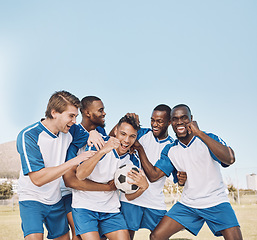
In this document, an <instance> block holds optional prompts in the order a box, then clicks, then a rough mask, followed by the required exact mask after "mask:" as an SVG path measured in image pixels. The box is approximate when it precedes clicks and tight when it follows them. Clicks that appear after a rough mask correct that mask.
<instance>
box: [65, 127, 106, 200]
mask: <svg viewBox="0 0 257 240" xmlns="http://www.w3.org/2000/svg"><path fill="white" fill-rule="evenodd" d="M77 126H78V127H77V128H78V129H79V130H80V131H81V132H84V133H85V134H86V135H89V132H88V131H87V130H86V129H85V128H84V127H83V126H82V124H78V125H77ZM95 130H97V131H98V132H99V133H100V134H101V135H102V136H107V134H106V132H105V129H104V128H102V127H99V126H98V127H97V128H96V129H95ZM85 147H86V145H85V146H83V147H82V148H79V147H78V146H77V144H73V143H71V145H70V147H69V149H68V152H67V156H66V160H70V159H72V158H74V157H76V156H77V155H78V154H79V153H80V152H81V151H85ZM60 187H61V193H62V197H63V196H66V195H68V194H71V193H72V189H71V188H69V187H66V186H65V183H64V181H63V179H61V184H60Z"/></svg>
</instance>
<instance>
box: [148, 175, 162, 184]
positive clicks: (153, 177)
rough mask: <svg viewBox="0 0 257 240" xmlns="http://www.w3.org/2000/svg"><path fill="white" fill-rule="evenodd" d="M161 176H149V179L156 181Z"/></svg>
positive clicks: (151, 181)
mask: <svg viewBox="0 0 257 240" xmlns="http://www.w3.org/2000/svg"><path fill="white" fill-rule="evenodd" d="M158 179H159V178H158V177H157V176H156V177H155V176H152V177H149V178H148V180H149V182H150V183H153V182H156V181H157V180H158Z"/></svg>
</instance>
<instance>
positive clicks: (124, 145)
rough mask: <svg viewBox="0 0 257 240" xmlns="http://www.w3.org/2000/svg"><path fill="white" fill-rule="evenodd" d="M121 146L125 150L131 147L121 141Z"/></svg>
mask: <svg viewBox="0 0 257 240" xmlns="http://www.w3.org/2000/svg"><path fill="white" fill-rule="evenodd" d="M120 146H121V148H122V149H123V150H126V149H128V148H129V144H124V143H120Z"/></svg>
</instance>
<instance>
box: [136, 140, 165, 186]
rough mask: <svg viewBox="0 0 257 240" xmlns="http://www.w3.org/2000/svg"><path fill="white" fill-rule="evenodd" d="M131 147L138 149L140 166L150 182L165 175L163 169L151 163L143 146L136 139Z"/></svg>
mask: <svg viewBox="0 0 257 240" xmlns="http://www.w3.org/2000/svg"><path fill="white" fill-rule="evenodd" d="M133 147H134V148H135V149H136V150H137V151H138V155H139V158H140V162H141V165H142V168H143V169H144V172H145V174H146V176H147V178H148V179H149V181H150V182H155V181H157V180H158V179H160V178H161V177H163V176H165V173H164V172H163V171H161V170H160V169H159V168H157V167H155V166H153V165H152V164H151V162H150V161H149V160H148V158H147V156H146V153H145V150H144V148H143V146H142V145H141V144H140V143H139V142H138V141H136V142H135V144H134V146H133Z"/></svg>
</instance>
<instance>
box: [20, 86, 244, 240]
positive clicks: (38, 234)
mask: <svg viewBox="0 0 257 240" xmlns="http://www.w3.org/2000/svg"><path fill="white" fill-rule="evenodd" d="M78 109H80V112H81V114H82V121H81V123H80V124H75V123H76V117H77V115H78ZM105 115H106V113H105V111H104V104H103V102H102V101H101V99H100V98H98V97H95V96H87V97H84V98H83V99H82V100H81V101H80V100H79V99H78V98H77V97H76V96H74V95H73V94H71V93H69V92H67V91H59V92H55V93H54V94H53V95H52V96H51V97H50V99H49V102H48V105H47V110H46V112H45V119H42V120H41V121H39V122H37V123H35V124H33V125H31V126H29V127H27V128H25V129H23V130H22V131H21V132H20V133H19V135H18V138H17V149H18V152H19V154H20V157H21V163H22V170H21V173H20V178H19V188H18V194H19V207H20V216H21V220H22V230H23V233H24V238H25V239H26V240H42V239H43V235H44V228H43V225H45V228H46V229H47V231H48V236H47V237H48V238H49V239H58V240H69V239H70V236H69V227H68V224H69V225H70V227H71V231H72V239H74V240H78V239H83V240H100V239H110V240H132V239H133V238H134V234H135V231H137V230H139V229H140V228H147V229H149V230H150V231H151V234H150V239H151V240H167V239H168V238H169V237H170V236H171V235H173V234H175V233H176V232H178V231H180V230H182V229H187V230H188V231H190V232H191V233H192V234H194V235H197V234H198V232H199V231H200V229H201V227H202V225H203V224H204V222H206V223H207V224H208V226H209V228H210V229H211V231H212V232H213V234H214V235H216V236H221V235H222V236H223V237H224V238H225V239H228V240H232V239H233V240H236V239H242V234H241V231H240V227H239V224H238V221H237V219H236V216H235V213H234V211H233V209H232V208H231V205H230V203H229V200H228V197H227V194H226V192H225V187H224V184H223V181H222V176H221V173H220V165H221V166H222V167H227V166H229V165H231V164H233V163H234V161H235V156H234V152H233V150H232V149H231V148H230V147H228V146H227V145H226V143H225V142H224V141H223V140H221V139H220V138H219V137H217V136H216V135H214V134H210V133H205V132H203V131H201V130H200V129H199V127H198V125H197V123H196V122H195V121H193V116H192V114H191V111H190V108H189V107H188V106H187V105H184V104H179V105H176V106H175V107H173V108H172V109H171V108H170V107H169V106H167V105H165V104H160V105H158V106H157V107H155V108H154V109H153V112H152V116H151V128H142V127H141V126H140V124H139V117H138V115H136V114H134V113H128V114H126V116H123V117H122V118H121V119H120V121H119V122H118V123H117V125H116V126H115V127H114V128H113V130H112V131H111V132H110V133H109V135H108V136H107V134H106V132H105V129H104V127H105ZM170 125H171V126H172V128H173V130H174V132H175V134H176V137H177V139H176V140H175V141H174V140H173V139H172V138H171V137H170V136H169V135H168V127H169V126H170ZM128 163H133V164H134V165H136V166H138V167H139V168H140V171H139V172H137V171H133V170H132V171H131V172H130V173H128V175H129V177H130V178H131V179H132V180H133V184H136V185H138V187H139V189H138V190H137V191H136V192H135V193H132V194H125V193H122V192H119V191H118V190H117V189H116V187H115V185H114V181H113V178H114V173H115V171H116V170H117V169H118V168H119V167H120V166H122V165H124V164H128ZM171 174H172V175H173V179H174V182H178V184H179V185H184V189H183V193H182V196H181V200H180V202H178V203H176V204H175V205H174V206H173V207H172V208H171V209H170V210H169V211H168V212H167V211H166V205H165V202H164V195H163V192H162V189H163V186H164V183H165V180H166V177H169V176H170V175H171Z"/></svg>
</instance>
